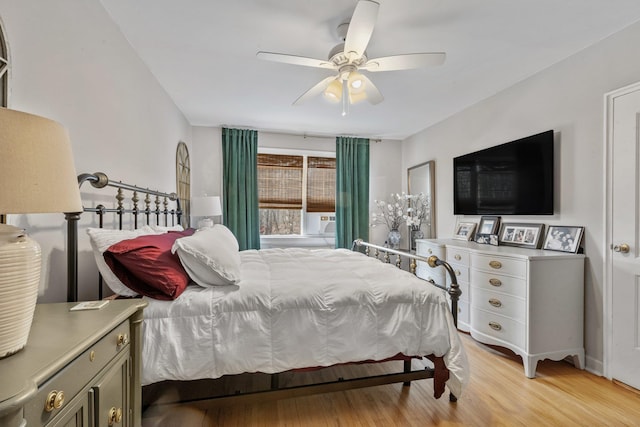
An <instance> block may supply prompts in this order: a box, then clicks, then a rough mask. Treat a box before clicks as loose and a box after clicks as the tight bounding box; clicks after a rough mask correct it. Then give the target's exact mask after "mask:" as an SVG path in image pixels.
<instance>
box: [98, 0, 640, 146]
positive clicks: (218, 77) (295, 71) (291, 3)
mask: <svg viewBox="0 0 640 427" xmlns="http://www.w3.org/2000/svg"><path fill="white" fill-rule="evenodd" d="M378 1H379V2H380V9H379V15H378V21H377V24H376V27H375V30H374V32H373V36H372V37H371V40H370V42H369V46H368V49H367V54H368V56H369V57H380V56H388V55H394V54H401V53H415V52H430V51H436V52H439V51H444V52H446V53H447V59H446V61H445V63H444V65H442V66H440V67H435V68H429V69H420V70H407V71H392V72H385V73H375V74H374V73H371V74H369V75H368V76H369V78H371V80H372V81H373V82H374V83H375V84H376V86H377V87H378V89H379V90H380V91H381V92H382V94H383V95H384V97H385V100H384V101H383V102H382V103H380V104H378V105H370V104H368V103H367V102H363V103H359V104H356V105H353V106H352V107H351V110H350V113H349V115H347V116H346V117H342V116H341V114H340V112H341V110H340V106H339V105H337V104H330V103H328V102H327V101H326V100H324V99H323V98H322V96H319V97H317V98H315V99H313V100H311V101H309V102H306V103H304V104H303V105H296V106H293V105H292V103H293V102H294V101H295V100H296V99H297V98H298V96H300V95H301V94H302V93H304V92H305V91H306V90H308V89H309V88H310V87H312V86H313V85H314V84H316V83H317V82H318V81H320V80H321V79H323V78H325V77H327V76H329V75H331V74H332V72H331V71H329V70H322V69H316V68H308V67H301V66H296V65H289V64H282V63H275V62H268V61H262V60H259V59H257V58H256V52H257V51H260V50H264V51H270V52H281V53H288V54H294V55H301V56H307V57H313V58H320V59H324V58H326V57H327V55H328V53H329V51H330V49H331V48H332V47H333V46H335V45H336V44H338V43H339V41H340V40H339V39H338V35H337V31H336V28H337V26H338V25H339V24H340V23H342V22H344V21H346V20H348V19H349V18H350V17H351V15H352V13H353V10H354V8H355V5H356V3H357V0H324V1H321V0H135V1H132V0H101V2H102V4H103V6H104V7H105V9H106V10H107V11H108V13H109V14H110V15H111V16H112V18H113V20H114V21H115V22H116V24H117V25H118V26H119V27H120V29H121V30H122V32H123V33H124V35H125V37H126V38H127V39H128V40H129V41H130V43H131V44H132V46H133V47H134V49H135V50H136V51H137V52H138V54H139V55H140V57H141V58H142V60H143V61H144V62H145V63H146V64H147V66H148V67H149V69H150V70H151V71H152V73H153V74H154V75H155V76H156V78H157V79H158V81H159V82H160V84H161V85H162V86H163V87H164V88H165V90H166V91H167V93H168V94H169V95H170V96H171V98H172V99H173V100H174V102H175V103H176V105H177V106H178V108H180V110H182V112H183V113H184V115H185V116H186V117H187V119H188V120H189V122H190V123H191V124H192V125H195V126H231V127H248V128H253V129H258V130H268V131H276V132H287V133H297V134H306V135H354V136H363V137H372V138H390V139H403V138H405V137H407V136H410V135H412V134H415V133H416V132H419V131H420V130H422V129H424V128H426V127H428V126H430V125H432V124H434V123H437V122H439V121H441V120H443V119H445V118H447V117H449V116H451V115H452V114H455V113H456V112H458V111H460V110H462V109H464V108H466V107H468V106H470V105H473V104H475V103H477V102H478V101H480V100H482V99H485V98H487V97H489V96H491V95H493V94H495V93H496V92H498V91H500V90H502V89H504V88H506V87H508V86H511V85H513V84H514V83H517V82H518V81H521V80H523V79H525V78H527V77H528V76H531V75H533V74H535V73H537V72H539V71H540V70H542V69H544V68H546V67H548V66H550V65H552V64H554V63H556V62H558V61H560V60H562V59H563V58H566V57H568V56H570V55H572V54H573V53H575V52H577V51H579V50H581V49H583V48H585V47H587V46H589V45H591V44H593V43H595V42H597V41H599V40H601V39H603V38H605V37H607V36H609V35H611V34H613V33H615V32H617V31H619V30H621V29H622V28H624V27H626V26H628V25H630V24H632V23H634V22H636V21H638V20H640V1H638V0H484V1H480V0H378Z"/></svg>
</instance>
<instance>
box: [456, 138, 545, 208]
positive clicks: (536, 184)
mask: <svg viewBox="0 0 640 427" xmlns="http://www.w3.org/2000/svg"><path fill="white" fill-rule="evenodd" d="M453 173H454V177H453V191H454V198H453V213H454V214H456V215H553V186H554V184H553V176H554V169H553V130H549V131H546V132H542V133H539V134H537V135H532V136H529V137H526V138H522V139H518V140H516V141H512V142H507V143H506V144H501V145H497V146H495V147H491V148H487V149H484V150H480V151H476V152H474V153H469V154H465V155H464V156H460V157H456V158H454V159H453Z"/></svg>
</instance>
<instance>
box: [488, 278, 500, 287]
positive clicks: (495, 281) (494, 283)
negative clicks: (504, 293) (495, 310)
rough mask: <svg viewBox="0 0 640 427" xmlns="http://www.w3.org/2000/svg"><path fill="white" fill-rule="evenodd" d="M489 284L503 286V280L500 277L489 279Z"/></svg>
mask: <svg viewBox="0 0 640 427" xmlns="http://www.w3.org/2000/svg"><path fill="white" fill-rule="evenodd" d="M489 284H490V285H492V286H496V287H498V286H502V281H501V280H500V279H489Z"/></svg>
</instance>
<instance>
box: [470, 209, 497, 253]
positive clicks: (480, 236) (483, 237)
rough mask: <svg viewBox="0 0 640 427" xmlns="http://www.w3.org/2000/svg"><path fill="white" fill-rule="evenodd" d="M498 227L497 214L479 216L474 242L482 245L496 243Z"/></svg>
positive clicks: (495, 244)
mask: <svg viewBox="0 0 640 427" xmlns="http://www.w3.org/2000/svg"><path fill="white" fill-rule="evenodd" d="M499 229H500V217H499V216H483V217H481V218H480V224H479V225H478V232H477V233H476V237H475V241H476V243H481V244H483V245H494V246H497V245H498V230H499Z"/></svg>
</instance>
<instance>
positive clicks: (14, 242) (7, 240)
mask: <svg viewBox="0 0 640 427" xmlns="http://www.w3.org/2000/svg"><path fill="white" fill-rule="evenodd" d="M40 266H41V251H40V245H38V243H37V242H36V241H35V240H33V239H31V238H30V237H28V236H27V235H26V234H25V232H24V231H23V230H22V229H20V228H17V227H14V226H11V225H6V224H0V358H3V357H7V356H10V355H12V354H13V353H16V352H18V351H20V350H21V349H23V348H24V346H25V345H26V344H27V338H28V337H29V330H30V329H31V322H32V320H33V313H34V311H35V308H36V301H37V299H38V286H39V284H40Z"/></svg>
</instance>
